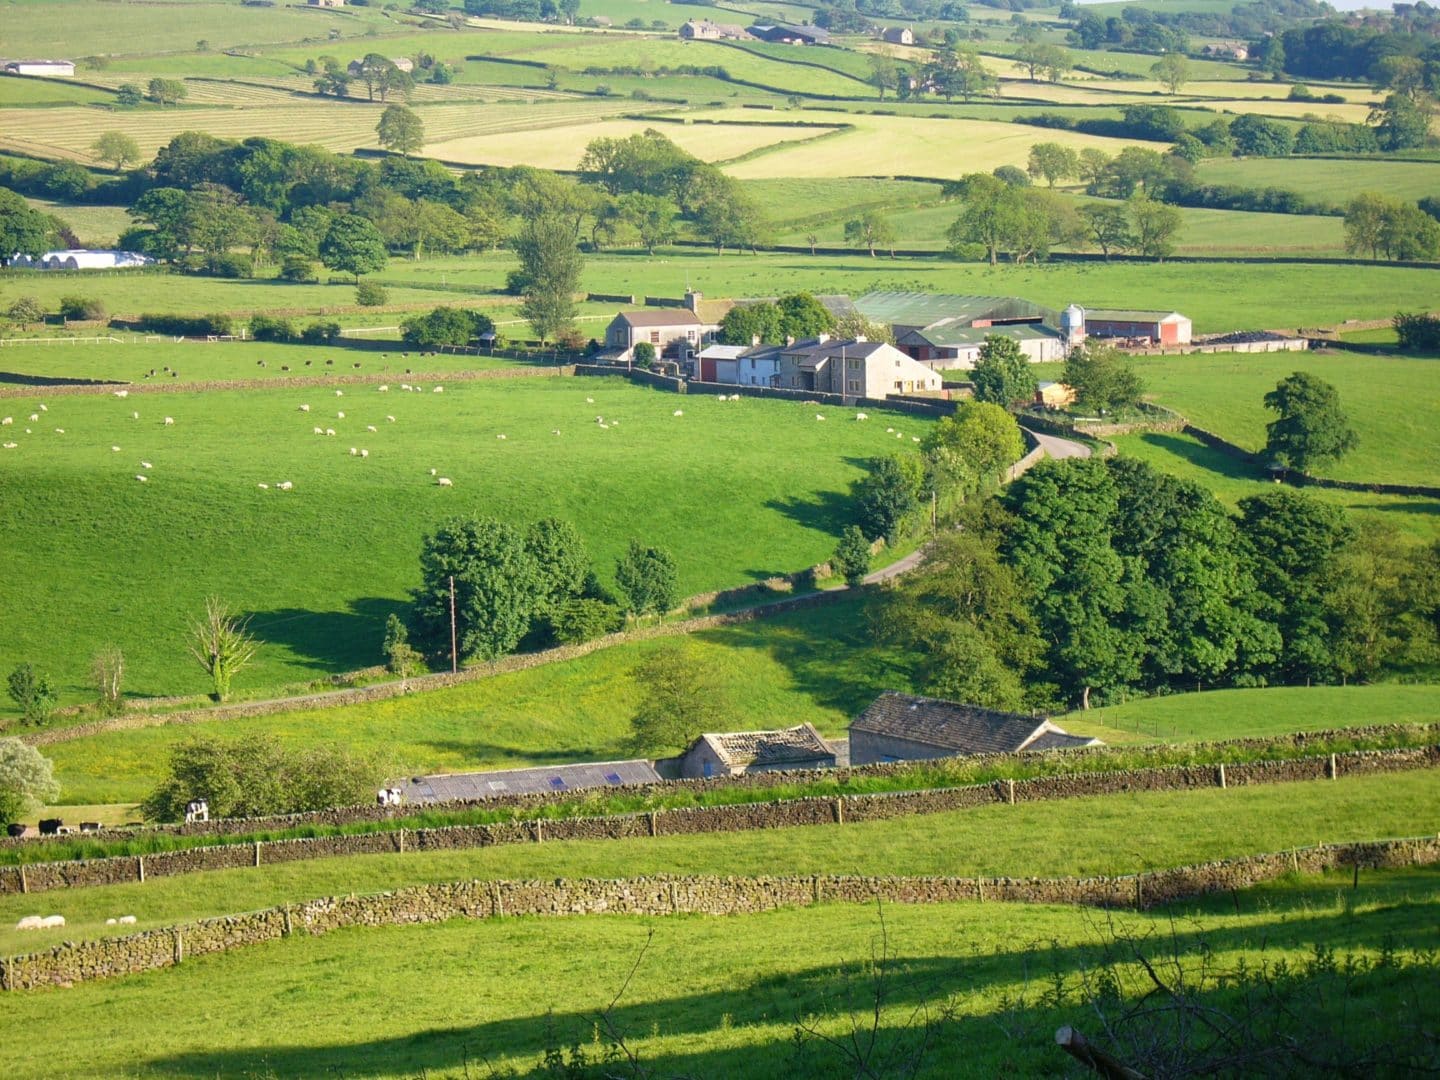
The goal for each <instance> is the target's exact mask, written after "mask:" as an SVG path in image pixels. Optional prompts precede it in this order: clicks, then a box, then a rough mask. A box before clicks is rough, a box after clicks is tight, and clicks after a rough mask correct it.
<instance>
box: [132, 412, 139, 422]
mask: <svg viewBox="0 0 1440 1080" xmlns="http://www.w3.org/2000/svg"><path fill="white" fill-rule="evenodd" d="M130 419H131V420H139V419H140V414H139V413H138V412H132V413H131V414H130Z"/></svg>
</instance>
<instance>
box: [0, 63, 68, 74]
mask: <svg viewBox="0 0 1440 1080" xmlns="http://www.w3.org/2000/svg"><path fill="white" fill-rule="evenodd" d="M0 71H3V72H4V73H5V74H6V75H42V76H46V77H49V78H66V79H68V78H73V77H74V75H75V62H74V61H73V60H6V61H5V62H4V64H3V66H0Z"/></svg>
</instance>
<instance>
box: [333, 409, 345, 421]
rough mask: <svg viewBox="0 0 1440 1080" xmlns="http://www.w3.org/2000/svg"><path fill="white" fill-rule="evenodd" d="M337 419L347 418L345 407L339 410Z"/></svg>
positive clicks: (336, 415)
mask: <svg viewBox="0 0 1440 1080" xmlns="http://www.w3.org/2000/svg"><path fill="white" fill-rule="evenodd" d="M335 419H336V420H344V419H345V410H344V409H341V410H340V411H339V412H337V413H336V414H335Z"/></svg>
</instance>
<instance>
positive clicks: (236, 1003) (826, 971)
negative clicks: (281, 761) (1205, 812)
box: [7, 870, 1440, 1077]
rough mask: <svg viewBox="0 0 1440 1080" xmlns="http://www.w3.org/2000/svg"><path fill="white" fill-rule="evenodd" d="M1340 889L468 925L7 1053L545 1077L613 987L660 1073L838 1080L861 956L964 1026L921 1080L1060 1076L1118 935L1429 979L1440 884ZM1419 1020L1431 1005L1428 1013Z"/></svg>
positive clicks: (582, 1039) (1131, 977) (1407, 997)
mask: <svg viewBox="0 0 1440 1080" xmlns="http://www.w3.org/2000/svg"><path fill="white" fill-rule="evenodd" d="M1342 884H1343V885H1345V886H1348V885H1349V880H1348V878H1345V879H1343V881H1342V879H1341V877H1340V875H1333V876H1329V877H1322V878H1299V879H1292V880H1287V881H1283V882H1279V883H1276V884H1273V885H1271V886H1268V887H1265V888H1262V889H1257V890H1252V891H1249V892H1246V893H1244V894H1236V895H1234V896H1233V897H1229V896H1227V897H1225V898H1224V904H1225V906H1222V905H1221V904H1220V903H1218V902H1216V901H1213V900H1212V901H1209V902H1203V901H1202V902H1196V903H1190V904H1185V905H1176V906H1175V907H1172V908H1170V909H1160V910H1157V911H1154V912H1149V913H1143V914H1131V913H1117V914H1113V915H1110V916H1108V917H1106V918H1105V919H1103V920H1102V919H1101V918H1099V917H1097V915H1096V913H1094V912H1091V911H1085V910H1077V909H1071V908H1060V907H1046V906H1029V905H1009V904H985V905H981V904H976V903H960V904H946V905H936V906H919V907H907V906H905V905H891V906H889V907H888V908H886V909H885V910H884V911H883V912H877V911H876V910H875V909H871V908H867V907H861V906H826V907H820V908H816V909H809V910H780V911H774V912H768V913H764V914H758V915H747V916H732V917H723V918H717V917H675V918H638V917H629V916H592V917H578V918H577V917H572V918H559V919H529V918H524V919H505V920H500V921H494V922H491V921H474V922H472V921H466V920H455V921H452V922H448V923H443V924H439V925H432V926H422V927H409V928H393V927H386V928H367V929H351V930H343V931H338V932H335V933H332V934H329V935H326V936H324V937H321V938H306V937H303V936H297V937H293V938H290V939H287V940H285V941H283V942H278V943H272V944H267V945H262V946H257V947H254V948H251V949H246V950H242V951H240V952H237V953H234V954H231V955H222V956H214V957H203V958H199V959H189V960H187V961H186V962H185V963H184V965H183V966H182V967H180V968H179V969H178V970H172V971H161V972H155V973H150V974H145V975H139V976H132V977H129V978H126V979H124V980H121V981H113V982H105V983H97V984H92V985H82V986H80V987H78V988H75V989H73V990H69V991H66V993H65V997H64V1003H65V1012H66V1017H67V1019H68V1020H69V1021H70V1029H69V1030H68V1033H67V1037H66V1038H65V1039H63V1040H58V1041H55V1042H53V1043H49V1044H47V1045H45V1046H44V1048H43V1050H41V1049H39V1048H37V1046H36V1044H35V1042H34V1040H29V1041H27V1042H26V1044H25V1045H24V1046H23V1047H22V1046H21V1045H20V1044H18V1043H16V1044H15V1045H14V1046H12V1048H11V1050H10V1054H11V1061H12V1070H13V1072H14V1075H16V1076H32V1075H33V1076H40V1075H54V1074H55V1072H56V1071H57V1070H58V1072H60V1073H62V1074H65V1073H71V1072H78V1071H83V1072H85V1073H86V1074H87V1075H95V1076H111V1075H125V1076H173V1075H209V1076H214V1075H257V1074H265V1075H270V1074H273V1075H287V1076H288V1075H309V1074H314V1073H319V1072H323V1071H327V1070H338V1071H344V1072H346V1073H363V1074H365V1075H371V1076H415V1075H419V1074H421V1073H423V1074H424V1075H427V1076H444V1077H460V1076H463V1075H472V1076H473V1075H475V1070H476V1069H477V1068H483V1067H484V1066H483V1065H480V1064H477V1063H482V1062H483V1063H485V1064H486V1065H488V1066H489V1067H490V1068H492V1069H493V1068H518V1069H522V1070H526V1071H529V1070H531V1069H536V1070H538V1069H539V1068H540V1064H539V1057H540V1054H541V1052H542V1051H543V1050H544V1049H545V1047H546V1045H547V1043H548V1044H549V1045H550V1046H552V1047H555V1048H556V1049H559V1048H561V1047H568V1046H569V1045H570V1044H571V1043H572V1042H575V1043H579V1044H581V1045H585V1046H587V1047H588V1044H589V1042H590V1040H591V1038H592V1037H593V1032H594V1025H595V1019H594V1016H595V1013H596V1012H598V1011H600V1010H603V1009H605V1008H606V1007H607V1006H608V1005H610V1004H611V1002H612V1001H614V1000H616V998H617V994H619V992H620V991H621V989H622V987H623V988H624V991H625V992H624V996H623V1000H619V1001H618V1003H617V1005H616V1007H615V1009H614V1011H613V1013H612V1018H613V1020H614V1022H615V1023H616V1024H617V1025H618V1027H619V1028H620V1029H621V1030H622V1031H623V1032H624V1033H625V1037H626V1039H627V1041H628V1042H630V1043H631V1044H633V1046H634V1048H635V1050H636V1051H637V1052H638V1053H639V1054H640V1055H641V1057H642V1060H643V1061H644V1062H645V1063H646V1064H647V1065H653V1066H655V1067H657V1068H661V1069H664V1070H665V1073H664V1074H665V1075H696V1076H721V1075H723V1076H737V1077H772V1076H774V1077H779V1076H791V1075H795V1074H796V1073H797V1071H799V1072H802V1073H806V1074H813V1073H814V1072H816V1071H821V1072H829V1071H830V1068H828V1067H826V1066H825V1065H822V1064H820V1063H818V1062H812V1059H809V1058H802V1059H799V1060H798V1061H797V1059H796V1058H795V1057H793V1056H792V1055H793V1054H794V1052H795V1051H794V1044H793V1039H792V1035H793V1030H794V1028H795V1026H796V1024H797V1023H799V1022H800V1021H801V1020H802V1019H804V1018H806V1017H815V1018H816V1019H817V1020H818V1024H819V1026H820V1028H821V1030H823V1031H825V1032H826V1033H827V1034H831V1035H832V1036H839V1037H845V1036H846V1035H847V1033H849V1032H851V1031H852V1028H851V1024H864V1023H866V1022H867V1020H866V1019H862V1016H857V1015H853V1014H849V1013H848V1012H847V1010H848V1009H855V1010H858V1011H860V1013H861V1014H862V1015H863V1013H864V1011H865V1005H866V1002H867V1001H872V1003H873V999H872V998H869V997H867V996H866V995H867V994H870V993H872V991H871V988H870V983H869V977H868V971H869V969H868V967H867V964H866V962H867V961H868V960H870V959H871V958H873V957H874V956H876V954H877V953H878V954H880V955H884V956H886V957H887V959H888V960H889V962H890V964H891V965H892V967H891V970H890V973H889V975H888V976H887V977H886V979H885V982H884V983H883V985H884V986H885V987H886V988H887V990H888V993H889V995H890V998H889V1000H888V1001H887V1002H886V1004H885V1006H884V1007H882V1009H881V1014H880V1017H879V1020H880V1037H881V1039H882V1044H888V1040H890V1039H892V1038H894V1037H895V1036H896V1035H897V1030H896V1029H897V1028H902V1027H903V1026H905V1025H907V1024H908V1023H910V1022H912V1018H913V1010H914V1009H915V1008H916V1006H917V1004H918V1003H919V1002H921V1001H924V1000H927V999H928V1000H932V1001H938V1000H942V999H944V998H946V997H952V998H953V1000H954V1003H955V1006H956V1016H955V1017H954V1019H953V1020H951V1021H949V1022H948V1023H945V1024H943V1025H942V1026H941V1027H940V1028H939V1029H938V1031H937V1033H936V1037H937V1043H936V1045H935V1047H934V1048H933V1049H932V1052H931V1054H930V1056H929V1057H928V1058H927V1059H926V1064H927V1067H926V1069H925V1070H924V1073H923V1075H927V1076H952V1075H954V1066H953V1062H954V1061H955V1060H956V1058H957V1057H958V1055H960V1054H962V1053H963V1054H964V1058H965V1061H966V1064H967V1067H973V1068H975V1069H976V1070H977V1071H978V1072H982V1073H984V1074H986V1075H995V1074H1009V1073H1011V1072H1022V1073H1025V1074H1027V1075H1041V1074H1046V1073H1052V1072H1053V1073H1057V1074H1063V1072H1062V1070H1063V1069H1064V1062H1063V1060H1061V1058H1062V1055H1061V1054H1060V1052H1059V1051H1058V1050H1057V1049H1056V1047H1055V1046H1054V1045H1053V1038H1052V1033H1053V1031H1054V1029H1055V1028H1056V1027H1057V1026H1058V1025H1059V1024H1061V1023H1064V1022H1067V1021H1069V1022H1076V1021H1077V1017H1081V1016H1083V1017H1085V1018H1086V1019H1087V1020H1091V1019H1092V1014H1091V1013H1090V1010H1089V1007H1088V1006H1086V1005H1085V1004H1083V1002H1082V999H1081V996H1080V995H1081V991H1082V985H1083V982H1084V980H1085V978H1086V975H1085V973H1086V972H1087V971H1088V973H1089V976H1090V977H1092V978H1093V975H1094V969H1095V968H1096V967H1097V966H1099V965H1102V964H1104V963H1105V946H1106V945H1110V944H1115V943H1117V939H1118V940H1119V941H1120V942H1123V944H1119V947H1118V948H1117V949H1116V950H1115V951H1116V953H1118V954H1119V955H1120V956H1122V957H1123V958H1124V960H1125V961H1129V960H1130V958H1131V952H1130V944H1129V943H1131V942H1133V943H1134V944H1135V945H1136V946H1137V947H1138V948H1139V949H1140V950H1141V951H1142V953H1143V954H1148V955H1151V956H1156V957H1157V962H1158V957H1159V956H1164V958H1165V961H1166V963H1165V971H1166V972H1167V975H1168V977H1169V978H1171V979H1172V980H1173V979H1174V978H1176V974H1177V971H1176V969H1177V968H1178V967H1181V966H1183V967H1184V968H1186V969H1189V970H1190V971H1191V972H1192V975H1193V971H1194V969H1195V968H1197V967H1198V966H1199V965H1200V963H1201V962H1202V957H1203V958H1208V959H1209V961H1210V964H1211V966H1212V969H1213V968H1219V969H1220V970H1225V971H1234V970H1235V969H1236V968H1237V967H1238V966H1240V965H1242V964H1243V965H1244V966H1246V967H1250V968H1253V967H1255V966H1256V965H1258V964H1260V963H1262V962H1263V963H1265V964H1267V965H1274V964H1275V963H1276V962H1277V961H1279V960H1281V959H1283V960H1284V961H1285V962H1286V964H1287V966H1288V967H1291V968H1292V969H1293V971H1294V974H1293V975H1292V976H1290V978H1291V979H1292V980H1293V981H1292V982H1291V983H1290V984H1289V985H1290V986H1291V987H1292V988H1293V989H1294V990H1300V991H1302V992H1304V991H1308V992H1306V993H1305V994H1304V997H1303V998H1301V999H1300V1000H1305V1001H1314V1002H1316V1003H1317V1004H1316V1006H1312V1007H1317V1006H1318V1003H1319V1002H1321V1001H1325V1002H1327V1004H1328V1007H1329V1008H1330V1009H1333V1010H1335V1011H1337V1012H1338V1011H1339V1010H1340V1008H1341V1006H1340V1005H1337V1004H1336V1002H1335V999H1334V998H1331V997H1330V995H1332V994H1335V993H1337V992H1341V987H1342V985H1343V984H1342V983H1341V982H1340V980H1339V978H1337V977H1335V976H1333V975H1331V976H1327V975H1326V974H1325V972H1326V970H1327V969H1326V968H1324V967H1315V966H1312V965H1313V961H1314V955H1315V945H1316V943H1317V942H1323V943H1324V945H1325V946H1326V947H1327V948H1329V949H1334V950H1335V951H1336V953H1338V954H1340V955H1341V956H1342V957H1343V956H1344V955H1346V954H1349V953H1351V952H1352V951H1353V952H1358V953H1359V954H1361V956H1360V957H1357V959H1360V958H1363V959H1364V960H1365V961H1367V962H1372V961H1373V960H1374V959H1375V958H1376V956H1377V954H1378V953H1379V951H1380V949H1381V946H1382V941H1383V942H1385V943H1386V947H1387V948H1389V949H1391V950H1394V949H1397V948H1398V949H1399V950H1401V957H1402V960H1401V963H1402V964H1406V965H1408V964H1410V963H1414V962H1415V961H1414V960H1413V959H1411V951H1412V950H1414V951H1417V952H1420V951H1426V950H1433V949H1434V948H1435V945H1436V940H1437V939H1436V935H1435V931H1434V927H1433V925H1432V924H1430V922H1429V921H1428V920H1427V919H1426V918H1425V917H1424V914H1423V913H1424V912H1425V910H1426V909H1427V907H1428V906H1429V905H1432V904H1433V903H1434V902H1435V897H1436V894H1437V889H1440V876H1437V875H1436V873H1435V872H1434V871H1433V870H1411V871H1404V872H1388V873H1373V872H1372V873H1367V874H1366V875H1365V876H1364V879H1363V880H1362V883H1361V887H1360V889H1357V890H1355V891H1353V892H1349V891H1347V894H1346V896H1345V897H1344V898H1343V899H1342V898H1340V897H1338V896H1337V895H1336V892H1337V890H1338V889H1339V888H1340V887H1341V886H1342ZM882 924H883V925H882ZM882 934H883V942H882V941H880V940H877V939H879V938H880V937H881V935H882ZM647 940H648V942H649V944H648V948H647ZM738 943H744V944H743V948H739V947H738ZM680 957H683V958H684V960H683V962H684V977H683V979H680V980H677V979H676V973H675V963H676V962H677V960H678V958H680ZM1392 963H1393V961H1392ZM632 969H634V970H633V975H631V976H630V977H629V978H628V979H627V973H631V971H632ZM397 972H405V973H407V982H408V985H407V987H406V989H405V991H404V994H405V1000H406V1007H405V1008H404V1009H397V1008H395V998H394V980H395V978H396V973H397ZM1047 973H1050V974H1047ZM1117 973H1118V974H1119V975H1120V976H1121V978H1122V984H1121V985H1122V986H1123V987H1124V992H1125V993H1126V994H1130V993H1134V994H1137V995H1138V994H1140V993H1143V992H1144V989H1145V988H1147V987H1148V984H1147V983H1145V982H1144V981H1143V973H1140V972H1138V971H1136V970H1135V969H1134V968H1133V967H1132V966H1131V965H1130V964H1129V963H1126V964H1125V966H1123V967H1121V968H1119V969H1117ZM1426 974H1427V972H1426V970H1425V969H1423V968H1421V969H1416V968H1412V967H1408V966H1407V967H1405V968H1403V969H1402V970H1401V971H1399V972H1396V971H1391V972H1381V973H1377V974H1372V975H1370V976H1368V977H1367V976H1364V975H1361V976H1358V977H1352V978H1353V981H1352V983H1351V986H1350V988H1349V991H1348V994H1347V995H1345V996H1343V997H1341V998H1340V1000H1341V1001H1342V1002H1346V1003H1348V1008H1347V1009H1346V1012H1347V1014H1348V1015H1347V1021H1348V1022H1347V1024H1346V1029H1347V1037H1357V1036H1360V1035H1362V1034H1370V1035H1371V1037H1372V1038H1374V1037H1378V1036H1379V1033H1381V1032H1383V1031H1384V1030H1385V1029H1386V1026H1387V1025H1386V1023H1385V1021H1384V1020H1383V1019H1381V1018H1382V1017H1385V1016H1387V1015H1394V1014H1395V1011H1398V1010H1402V1009H1403V1010H1405V1011H1406V1012H1407V1013H1408V1012H1409V1011H1410V1009H1412V1008H1414V1007H1415V1005H1417V1004H1418V1005H1422V1006H1423V1002H1424V998H1423V997H1421V998H1419V999H1415V998H1413V995H1416V994H1424V980H1425V977H1426ZM1311 980H1314V981H1313V982H1312V981H1311ZM1057 983H1058V985H1057ZM1047 986H1048V987H1049V989H1048V991H1047V989H1046V987H1047ZM1209 993H1210V994H1213V993H1214V990H1213V988H1212V989H1211V990H1210V991H1209ZM56 1000H57V999H56V997H55V996H54V994H53V993H50V992H35V993H25V994H15V995H11V996H10V997H9V999H8V1000H7V1004H8V1006H9V1008H10V1011H11V1014H12V1016H13V1019H14V1021H15V1022H14V1024H12V1025H10V1027H9V1030H11V1031H12V1032H13V1031H20V1030H24V1029H26V1028H28V1027H31V1026H32V1025H37V1024H42V1023H44V1022H46V1020H47V1018H49V1017H51V1016H53V1010H54V1008H55V1007H56V1006H55V1003H56ZM1202 1000H1208V995H1207V996H1206V998H1202ZM1423 1007H1424V1008H1425V1009H1426V1010H1427V1011H1428V1010H1430V1009H1433V1001H1431V1002H1430V1004H1429V1005H1428V1006H1423ZM157 1015H163V1016H164V1022H163V1024H157V1023H155V1022H154V1018H155V1017H156V1016H157ZM217 1017H223V1018H224V1022H222V1023H217ZM861 1030H864V1029H863V1028H861ZM812 1052H813V1049H812ZM821 1060H822V1061H825V1060H826V1059H823V1058H822V1059H821ZM806 1062H811V1063H810V1064H806Z"/></svg>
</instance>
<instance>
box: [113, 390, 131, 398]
mask: <svg viewBox="0 0 1440 1080" xmlns="http://www.w3.org/2000/svg"><path fill="white" fill-rule="evenodd" d="M115 396H116V397H118V398H127V397H129V396H130V391H129V390H116V391H115Z"/></svg>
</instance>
